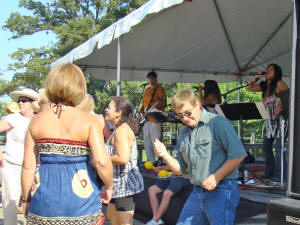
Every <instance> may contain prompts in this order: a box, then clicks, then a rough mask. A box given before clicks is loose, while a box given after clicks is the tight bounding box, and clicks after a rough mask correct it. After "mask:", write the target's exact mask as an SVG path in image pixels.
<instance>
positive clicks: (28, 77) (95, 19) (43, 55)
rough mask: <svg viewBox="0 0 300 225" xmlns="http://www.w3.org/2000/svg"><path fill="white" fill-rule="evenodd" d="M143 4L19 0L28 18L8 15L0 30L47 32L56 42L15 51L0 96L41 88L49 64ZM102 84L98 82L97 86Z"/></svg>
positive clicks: (17, 33)
mask: <svg viewBox="0 0 300 225" xmlns="http://www.w3.org/2000/svg"><path fill="white" fill-rule="evenodd" d="M145 2H146V0H118V1H117V0H85V1H82V0H52V1H50V0H49V1H34V0H20V1H19V7H20V8H24V9H26V10H28V12H29V15H21V14H20V13H19V12H13V13H11V15H10V16H9V18H8V19H7V20H6V22H5V25H4V26H3V29H6V30H9V31H10V32H11V33H12V36H11V38H12V39H17V38H20V37H23V36H24V35H27V36H28V35H33V34H35V33H38V32H41V31H46V32H52V33H54V34H55V35H56V37H57V41H56V42H55V43H50V44H49V45H48V46H43V47H41V48H40V49H18V50H17V51H16V52H14V53H12V54H11V57H12V59H14V60H15V63H13V64H11V65H10V66H9V70H10V71H13V72H14V75H13V78H12V80H11V81H9V82H4V83H0V85H1V88H0V90H1V91H0V95H3V94H5V93H8V92H10V91H12V90H14V89H16V88H18V87H29V88H33V89H38V88H40V87H41V86H42V84H43V81H44V79H45V76H46V74H47V73H48V71H49V65H50V64H51V62H53V61H54V60H56V59H57V58H59V57H61V56H63V55H65V54H66V53H67V52H69V51H70V50H71V49H73V48H74V47H76V46H78V45H80V44H81V43H83V42H84V41H85V40H87V39H88V38H90V37H92V36H93V35H94V34H96V33H98V32H100V31H101V30H103V29H104V28H106V27H107V26H109V25H110V24H112V23H113V22H115V21H116V20H118V19H120V18H122V17H124V16H125V15H127V14H128V13H130V12H131V11H133V10H134V9H136V8H138V7H139V6H140V5H142V4H143V3H145ZM95 82H97V81H95ZM104 83H105V82H99V84H98V85H101V84H102V85H103V84H104ZM98 85H96V86H98ZM93 92H94V91H93Z"/></svg>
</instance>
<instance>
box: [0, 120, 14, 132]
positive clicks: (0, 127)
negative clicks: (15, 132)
mask: <svg viewBox="0 0 300 225" xmlns="http://www.w3.org/2000/svg"><path fill="white" fill-rule="evenodd" d="M11 128H12V126H11V125H10V124H9V123H8V122H7V121H5V120H0V133H2V132H4V131H8V130H10V129H11Z"/></svg>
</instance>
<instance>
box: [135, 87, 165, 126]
mask: <svg viewBox="0 0 300 225" xmlns="http://www.w3.org/2000/svg"><path fill="white" fill-rule="evenodd" d="M154 91H156V92H155V95H154V96H153V99H152V102H151V105H153V103H154V102H156V101H157V100H161V101H160V102H159V103H158V105H157V106H156V109H158V110H161V111H164V109H165V107H166V105H167V96H166V92H165V89H164V88H163V87H162V86H161V85H159V84H156V85H155V86H154V87H152V86H150V87H148V88H147V89H146V90H145V93H144V97H143V101H142V107H141V108H140V111H139V112H140V113H142V112H144V110H145V109H146V108H147V106H149V104H150V101H151V98H152V95H153V93H154ZM151 105H150V106H149V107H151ZM146 120H148V121H150V122H152V123H158V121H156V120H155V119H153V118H152V117H151V116H150V115H146Z"/></svg>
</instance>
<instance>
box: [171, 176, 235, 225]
mask: <svg viewBox="0 0 300 225" xmlns="http://www.w3.org/2000/svg"><path fill="white" fill-rule="evenodd" d="M239 201H240V192H239V189H238V183H237V180H224V181H221V182H220V183H219V185H218V186H217V187H216V188H215V190H213V191H208V190H205V189H203V188H201V187H200V186H196V185H194V188H193V191H192V193H191V194H190V196H189V198H188V199H187V201H186V202H185V204H184V207H183V209H182V211H181V214H180V216H179V219H178V221H177V225H196V224H197V225H208V224H210V225H233V224H234V219H235V212H236V208H237V206H238V204H239Z"/></svg>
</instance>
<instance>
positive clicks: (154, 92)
mask: <svg viewBox="0 0 300 225" xmlns="http://www.w3.org/2000/svg"><path fill="white" fill-rule="evenodd" d="M157 89H158V87H157V88H155V89H154V91H153V93H152V96H151V99H150V102H149V104H148V105H147V107H146V108H147V110H146V111H148V110H149V108H150V106H151V104H152V102H153V98H154V96H155V94H156V91H157ZM146 111H145V112H146Z"/></svg>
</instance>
